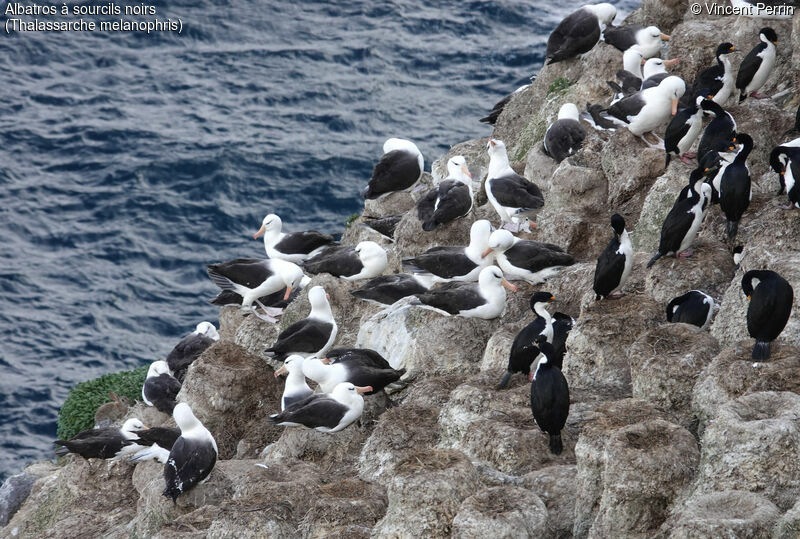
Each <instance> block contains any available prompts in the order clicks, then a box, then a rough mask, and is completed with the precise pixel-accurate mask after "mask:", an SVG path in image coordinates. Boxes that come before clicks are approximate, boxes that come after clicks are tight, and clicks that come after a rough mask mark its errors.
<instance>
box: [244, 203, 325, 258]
mask: <svg viewBox="0 0 800 539" xmlns="http://www.w3.org/2000/svg"><path fill="white" fill-rule="evenodd" d="M282 228H283V222H282V221H281V218H280V217H278V216H277V215H275V214H274V213H270V214H269V215H267V216H266V217H264V220H263V221H261V228H259V229H258V232H256V233H255V234H253V238H258V237H260V236H261V235H262V234H263V235H264V249H265V250H266V251H267V257H268V258H279V259H281V260H286V261H288V262H294V263H295V264H297V263H299V262H302V261H303V260H305V259H306V258H308V257H311V256H314V255H315V254H317V253H319V252H320V251H322V249H324V248H326V247H328V246H329V245H333V244H335V243H336V242H335V241H334V239H333V236H329V235H328V234H322V233H320V232H317V231H316V230H307V231H305V232H291V233H286V232H281V229H282Z"/></svg>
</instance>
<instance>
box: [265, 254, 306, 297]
mask: <svg viewBox="0 0 800 539" xmlns="http://www.w3.org/2000/svg"><path fill="white" fill-rule="evenodd" d="M273 260H274V259H273ZM274 261H275V262H278V260H274ZM280 262H281V263H280V264H279V265H278V269H277V271H278V274H279V275H280V278H281V280H282V281H283V284H284V285H286V293H285V294H284V295H283V300H284V301H286V300H288V299H289V296H291V295H292V290H296V289H298V288H302V287H303V280H304V278H305V276H306V275H305V274H304V273H303V270H302V268H300V266H298V265H297V264H294V263H292V262H286V261H285V260H281V261H280Z"/></svg>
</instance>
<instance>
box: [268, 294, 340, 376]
mask: <svg viewBox="0 0 800 539" xmlns="http://www.w3.org/2000/svg"><path fill="white" fill-rule="evenodd" d="M308 302H309V303H310V304H311V313H310V314H309V315H308V317H307V318H304V319H303V320H300V321H298V322H295V323H294V324H292V325H291V326H289V327H288V328H286V329H285V330H283V331H282V332H281V333H280V335H278V339H277V340H276V341H275V344H274V345H272V347H271V348H267V350H266V351H267V354H268V355H270V356H272V357H273V359H276V360H279V361H280V360H283V359H285V358H286V357H287V356H289V355H291V354H300V355H302V356H310V355H321V354H324V353H325V352H326V351H327V350H328V349H330V347H331V346H333V342H334V341H335V340H336V334H337V333H338V331H339V326H337V324H336V320H334V318H333V313H332V312H331V306H330V304H329V303H328V295H327V294H326V293H325V289H324V288H322V287H321V286H314V287H312V288H311V290H309V291H308Z"/></svg>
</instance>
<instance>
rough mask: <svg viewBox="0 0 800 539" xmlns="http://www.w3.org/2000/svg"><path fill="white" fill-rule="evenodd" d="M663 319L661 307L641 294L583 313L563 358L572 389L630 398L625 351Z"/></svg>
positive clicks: (592, 306)
mask: <svg viewBox="0 0 800 539" xmlns="http://www.w3.org/2000/svg"><path fill="white" fill-rule="evenodd" d="M663 317H664V315H663V314H662V308H661V306H660V305H658V304H657V303H656V302H654V301H653V300H651V299H650V298H648V297H646V296H641V295H638V294H628V295H626V296H623V297H622V298H621V299H616V300H603V301H597V302H594V303H591V304H589V305H588V306H587V307H586V308H585V309H582V310H581V315H580V317H579V318H578V320H577V324H576V325H575V327H573V328H572V331H571V332H570V334H569V337H568V338H567V353H566V355H565V356H564V375H565V376H566V377H567V381H568V382H569V384H570V387H582V388H592V389H593V390H594V391H599V392H605V393H607V394H609V395H614V396H616V397H618V398H620V397H627V396H630V395H631V371H630V365H629V363H628V356H627V354H626V350H627V348H628V347H629V346H630V345H631V344H632V343H633V342H634V341H635V340H636V338H637V337H638V336H639V335H641V334H642V333H644V332H645V331H647V330H649V329H651V328H652V327H655V325H656V324H657V323H658V322H659V321H661V320H663Z"/></svg>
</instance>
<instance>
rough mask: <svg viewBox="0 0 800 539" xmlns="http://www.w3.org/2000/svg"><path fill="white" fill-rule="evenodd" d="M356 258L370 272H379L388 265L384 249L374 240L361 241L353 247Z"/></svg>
mask: <svg viewBox="0 0 800 539" xmlns="http://www.w3.org/2000/svg"><path fill="white" fill-rule="evenodd" d="M355 251H356V254H357V255H358V259H359V260H361V263H362V264H363V265H364V267H365V268H368V269H370V270H371V273H374V274H376V275H377V274H380V273H383V270H385V269H386V266H388V265H389V259H388V257H387V255H386V250H385V249H384V248H383V247H381V246H380V245H378V244H377V243H375V242H374V241H362V242H360V243H359V244H358V245H356V248H355Z"/></svg>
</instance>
